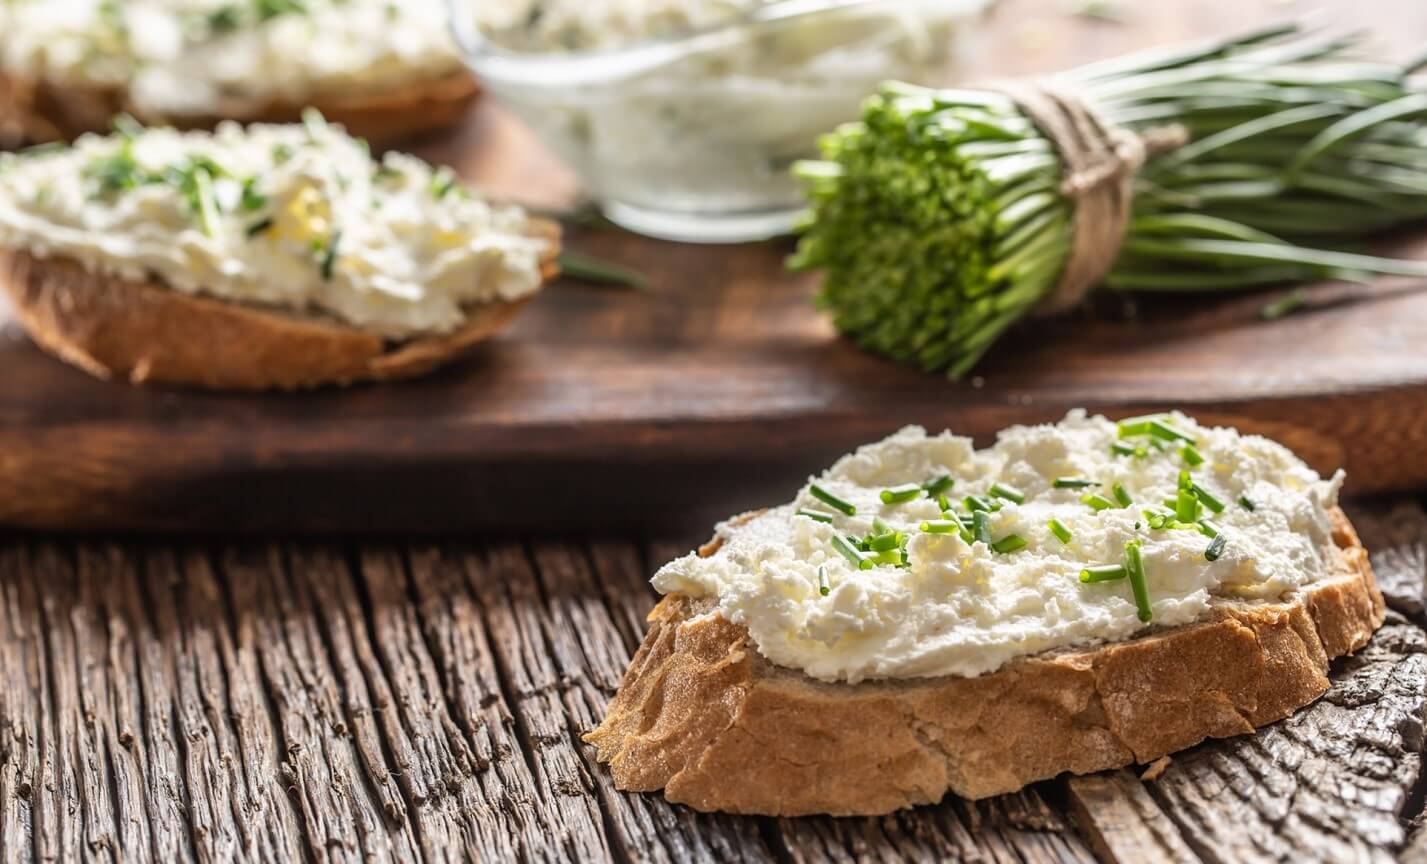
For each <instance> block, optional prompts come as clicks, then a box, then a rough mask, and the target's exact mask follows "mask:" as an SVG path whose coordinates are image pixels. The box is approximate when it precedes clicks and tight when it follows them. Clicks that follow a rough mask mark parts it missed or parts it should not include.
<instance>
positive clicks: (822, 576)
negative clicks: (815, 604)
mask: <svg viewBox="0 0 1427 864" xmlns="http://www.w3.org/2000/svg"><path fill="white" fill-rule="evenodd" d="M818 593H819V594H821V595H823V596H824V597H826V596H827V595H828V594H830V593H832V585H831V584H830V583H829V582H828V581H827V567H825V566H821V565H819V566H818Z"/></svg>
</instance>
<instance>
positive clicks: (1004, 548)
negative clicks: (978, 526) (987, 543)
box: [991, 534, 1028, 555]
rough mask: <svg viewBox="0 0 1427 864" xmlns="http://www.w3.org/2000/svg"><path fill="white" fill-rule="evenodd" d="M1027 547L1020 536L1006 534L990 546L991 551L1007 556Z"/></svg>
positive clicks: (1024, 540)
mask: <svg viewBox="0 0 1427 864" xmlns="http://www.w3.org/2000/svg"><path fill="white" fill-rule="evenodd" d="M1027 545H1028V544H1027V543H1026V538H1024V537H1022V536H1021V535H1019V534H1007V535H1006V536H1005V537H1002V538H1001V539H1000V540H997V541H996V542H995V543H992V544H991V551H992V552H995V553H996V554H998V555H1009V554H1011V553H1012V552H1018V551H1020V550H1022V549H1024V548H1026V546H1027Z"/></svg>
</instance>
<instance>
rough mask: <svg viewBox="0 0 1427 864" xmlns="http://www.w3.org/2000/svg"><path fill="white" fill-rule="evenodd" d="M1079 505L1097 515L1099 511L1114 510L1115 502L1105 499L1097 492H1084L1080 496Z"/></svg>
mask: <svg viewBox="0 0 1427 864" xmlns="http://www.w3.org/2000/svg"><path fill="white" fill-rule="evenodd" d="M1080 503H1081V504H1084V505H1085V506H1087V507H1089V508H1090V509H1091V510H1094V511H1095V512H1096V513H1099V512H1100V511H1101V510H1114V509H1115V502H1114V501H1111V500H1110V499H1109V498H1106V497H1105V496H1104V495H1101V494H1099V493H1098V492H1086V493H1085V494H1084V495H1081V496H1080Z"/></svg>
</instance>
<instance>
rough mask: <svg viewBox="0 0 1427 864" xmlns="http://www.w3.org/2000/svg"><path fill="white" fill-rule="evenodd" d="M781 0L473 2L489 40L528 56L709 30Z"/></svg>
mask: <svg viewBox="0 0 1427 864" xmlns="http://www.w3.org/2000/svg"><path fill="white" fill-rule="evenodd" d="M773 2H777V0H474V2H473V3H472V5H473V7H474V9H473V12H474V14H475V16H476V18H477V20H478V21H479V22H480V23H481V25H482V27H483V28H484V29H485V30H486V32H487V35H488V36H489V38H491V39H493V40H494V41H496V42H497V43H499V44H501V45H502V46H504V47H507V48H516V49H519V50H523V51H598V50H608V49H611V48H619V47H622V46H625V45H629V44H632V43H635V42H642V41H645V40H649V39H663V38H668V37H671V36H681V35H685V34H688V33H694V32H698V31H701V30H707V29H709V28H711V27H716V26H718V25H721V24H725V23H727V22H729V21H732V20H734V19H736V18H738V17H739V16H742V15H745V14H747V13H748V12H750V11H752V10H754V9H756V8H758V7H760V6H767V5H770V4H771V3H773Z"/></svg>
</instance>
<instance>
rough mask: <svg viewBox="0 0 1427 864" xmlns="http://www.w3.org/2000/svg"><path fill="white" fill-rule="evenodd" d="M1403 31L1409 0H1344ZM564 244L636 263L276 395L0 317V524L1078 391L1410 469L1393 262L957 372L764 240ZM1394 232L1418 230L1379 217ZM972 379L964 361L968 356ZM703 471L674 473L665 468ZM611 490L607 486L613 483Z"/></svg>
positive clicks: (343, 486) (482, 153)
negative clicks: (455, 339)
mask: <svg viewBox="0 0 1427 864" xmlns="http://www.w3.org/2000/svg"><path fill="white" fill-rule="evenodd" d="M1322 5H1324V4H1321V3H1311V4H1310V3H1308V2H1307V0H1303V2H1296V3H1295V2H1289V3H1283V2H1270V0H1174V2H1163V3H1154V4H1130V3H1123V4H1120V7H1119V8H1120V11H1121V12H1122V13H1123V15H1124V21H1123V23H1120V24H1108V23H1103V22H1096V21H1090V20H1087V19H1084V18H1076V17H1071V16H1069V15H1068V13H1067V11H1066V4H1063V3H1060V2H1059V0H1006V2H1005V3H1004V6H1003V8H1002V9H1001V10H1000V13H999V14H998V15H997V16H996V19H995V22H994V24H993V27H992V29H991V35H990V37H989V38H990V42H989V44H988V45H987V46H986V47H985V49H984V52H983V62H982V63H981V64H980V66H981V67H982V68H984V71H985V73H986V74H987V75H988V76H989V75H994V74H1001V73H1009V74H1015V73H1034V72H1042V71H1046V70H1049V69H1053V68H1056V67H1058V66H1063V65H1066V64H1070V63H1075V62H1080V61H1083V60H1086V59H1089V58H1091V57H1094V56H1100V55H1104V54H1107V53H1115V52H1120V51H1126V50H1130V49H1133V48H1136V47H1140V46H1144V45H1157V44H1164V43H1166V42H1172V41H1175V40H1180V39H1184V38H1186V37H1189V36H1193V35H1196V34H1206V33H1213V32H1219V31H1221V30H1223V29H1226V28H1232V27H1241V26H1249V25H1251V24H1254V23H1261V22H1263V21H1266V20H1271V19H1278V18H1283V17H1286V16H1290V15H1293V14H1298V13H1301V12H1304V11H1306V10H1307V9H1308V8H1309V7H1310V6H1312V7H1314V8H1316V7H1318V6H1322ZM1326 18H1327V20H1328V21H1330V22H1332V23H1339V24H1348V25H1352V26H1364V25H1369V26H1370V25H1382V26H1380V27H1379V29H1380V31H1381V33H1380V35H1381V39H1382V41H1383V43H1384V45H1385V46H1386V47H1385V49H1384V50H1391V51H1395V52H1398V53H1404V52H1405V51H1407V50H1408V49H1409V48H1410V46H1412V45H1414V44H1416V43H1417V42H1418V41H1420V39H1421V37H1422V36H1423V34H1427V6H1423V4H1421V3H1415V2H1407V0H1364V2H1355V3H1349V2H1346V0H1340V2H1336V3H1333V4H1331V5H1330V8H1329V9H1328V10H1327V12H1326ZM422 152H423V153H424V154H425V155H427V156H429V157H431V158H434V159H438V160H441V161H447V162H453V163H456V164H458V166H459V167H460V169H461V170H462V172H463V173H464V174H465V176H467V177H469V178H471V179H473V180H475V181H477V182H478V183H480V184H481V185H483V186H485V187H487V188H489V189H490V190H491V191H492V192H494V193H495V194H497V195H502V196H507V197H514V198H518V199H521V200H525V201H531V202H535V203H538V204H541V205H546V206H560V205H565V204H568V203H569V202H570V201H571V200H572V199H573V197H574V195H575V191H576V187H575V184H574V182H573V180H572V178H571V177H570V176H569V174H568V173H567V172H565V171H564V170H563V169H561V168H560V167H559V166H558V165H556V164H555V163H554V162H553V161H552V160H551V157H550V156H549V155H548V154H547V153H546V152H545V151H544V150H543V149H542V148H541V147H540V146H539V145H538V143H537V142H535V141H534V140H533V139H532V138H531V136H530V133H529V132H527V131H526V130H524V129H523V128H521V127H520V126H518V125H516V124H515V123H514V122H513V121H512V120H511V119H510V117H509V116H508V115H507V114H505V113H504V112H502V111H501V110H500V109H499V108H498V107H497V106H495V105H494V104H492V103H489V102H486V103H484V104H482V105H481V106H480V108H479V109H478V110H477V111H476V113H475V114H474V115H473V116H472V119H471V122H470V124H469V125H468V126H467V127H466V128H465V129H463V130H462V131H461V132H460V133H458V134H457V135H455V136H453V137H451V138H449V139H446V140H442V141H435V142H431V143H430V144H429V145H427V146H426V147H425V148H424V149H423V150H422ZM570 240H571V245H573V246H574V247H575V248H577V249H579V250H581V251H584V252H588V253H592V254H596V255H601V256H604V257H607V258H610V259H613V260H616V261H620V262H623V263H626V264H630V265H634V266H636V267H638V268H639V269H641V270H643V271H645V272H646V273H647V274H648V276H649V277H650V278H651V279H652V281H653V284H654V286H655V287H654V291H653V293H652V294H649V295H641V294H636V293H631V292H619V291H608V290H599V289H594V288H591V287H588V286H580V285H576V284H573V283H570V282H568V281H566V282H560V283H558V284H556V285H554V286H553V287H551V288H550V289H548V290H547V292H546V294H545V295H544V296H543V297H541V298H539V300H538V301H537V302H535V303H534V304H532V306H531V308H529V309H528V310H527V311H526V313H525V314H524V315H523V317H522V318H521V320H520V321H518V322H517V324H516V326H515V327H514V329H513V330H512V331H511V332H509V333H507V334H505V335H504V336H503V337H502V338H500V339H498V340H496V341H495V342H493V343H491V344H489V345H487V346H485V347H484V348H483V349H482V350H480V351H479V352H477V354H476V356H474V357H473V358H471V360H470V361H469V362H466V363H464V364H462V365H460V366H459V367H457V368H453V369H450V370H447V371H445V372H443V373H441V374H438V375H436V376H435V377H432V378H430V379H427V380H423V381H418V382H411V383H408V384H405V385H402V386H390V387H359V388H355V389H352V390H348V391H329V392H323V393H316V394H301V395H297V396H291V397H286V398H284V397H272V396H266V397H241V396H211V395H202V394H195V393H191V392H182V391H164V390H145V389H137V388H133V387H129V386H127V385H123V384H117V383H103V382H99V381H94V380H90V379H88V378H86V377H85V376H83V375H81V374H79V373H76V372H74V371H73V370H70V369H68V368H65V367H64V366H62V365H61V364H59V363H57V362H55V361H53V360H52V359H51V358H49V357H47V356H44V355H42V354H41V353H40V352H39V351H37V350H36V349H34V348H33V347H31V346H30V345H29V344H28V342H27V341H26V340H25V339H24V338H23V336H22V335H21V334H20V333H19V332H18V331H17V330H16V329H15V328H14V327H10V328H7V329H4V330H3V332H0V370H3V373H0V486H3V487H4V488H5V489H7V490H9V493H8V494H6V495H3V496H0V523H11V524H19V525H28V526H42V527H50V528H93V529H101V530H108V529H113V528H120V527H123V528H140V529H153V530H165V529H166V530H192V529H195V528H196V529H212V530H223V531H236V530H251V531H263V530H268V531H280V532H292V531H328V530H335V529H342V530H373V529H375V530H382V531H443V530H467V529H472V528H480V529H486V530H491V529H519V530H521V531H528V530H533V529H534V530H542V531H548V532H551V533H556V532H559V531H564V530H571V529H587V528H593V527H599V526H603V527H615V526H638V527H639V529H640V530H647V529H650V528H653V527H659V526H660V525H661V523H662V527H664V528H679V529H680V530H682V529H683V527H684V526H687V525H689V524H703V523H706V522H708V521H710V520H712V519H714V518H717V517H720V516H723V515H725V514H727V513H729V512H733V511H736V510H740V509H746V508H750V507H755V506H761V505H765V504H768V503H770V502H773V501H779V500H784V499H786V498H787V496H788V494H789V491H790V490H791V489H792V488H795V487H796V485H797V484H798V483H799V482H800V481H801V480H802V479H803V478H804V477H806V475H807V474H808V473H809V472H812V471H814V470H817V469H819V468H821V467H823V466H824V465H825V464H826V463H827V462H828V461H829V460H830V459H831V458H833V457H834V456H836V455H837V454H840V453H842V452H845V451H846V450H847V449H848V448H850V447H852V446H854V445H856V444H860V443H863V442H866V441H868V440H873V439H875V438H878V437H880V436H882V435H885V434H887V433H889V432H891V431H893V430H895V429H896V428H897V427H898V426H899V425H901V424H904V423H921V424H924V425H926V426H929V427H951V428H954V429H957V430H961V431H965V432H968V433H974V434H975V435H976V436H977V437H978V438H980V439H981V440H982V441H983V442H984V441H985V440H987V439H988V438H989V437H990V435H991V434H992V433H994V431H995V430H998V429H1000V428H1002V427H1004V426H1005V425H1007V424H1010V423H1014V422H1019V421H1043V420H1051V419H1056V418H1058V417H1059V416H1061V415H1062V414H1064V412H1065V411H1066V410H1067V409H1068V408H1070V407H1073V406H1088V407H1091V408H1095V409H1103V410H1106V411H1110V412H1112V413H1120V414H1123V413H1129V412H1136V411H1140V410H1145V409H1150V408H1158V407H1163V406H1168V405H1175V406H1182V407H1184V408H1186V409H1188V410H1191V411H1193V412H1195V413H1197V414H1199V415H1200V416H1201V417H1202V418H1204V419H1206V420H1211V421H1216V422H1225V423H1234V424H1237V425H1240V426H1242V427H1244V428H1246V429H1249V430H1253V431H1261V432H1267V433H1270V434H1273V435H1275V436H1277V437H1279V438H1281V439H1282V440H1284V441H1285V442H1286V443H1288V444H1289V445H1290V446H1293V447H1294V448H1295V449H1297V450H1299V451H1300V452H1301V453H1302V454H1303V455H1304V456H1305V457H1307V458H1308V459H1309V460H1310V461H1311V462H1312V463H1313V464H1314V465H1315V467H1317V468H1319V469H1320V470H1327V469H1331V468H1334V467H1337V466H1339V465H1346V466H1347V468H1348V470H1349V472H1350V475H1351V479H1350V482H1349V486H1348V488H1349V490H1350V492H1352V493H1367V492H1371V491H1383V490H1389V489H1411V488H1420V487H1422V486H1424V485H1427V456H1424V455H1423V454H1424V453H1427V387H1424V386H1423V385H1424V383H1427V293H1424V292H1421V291H1419V290H1418V289H1420V288H1421V287H1422V286H1420V285H1415V284H1412V283H1409V282H1405V281H1395V282H1394V281H1387V282H1382V283H1379V284H1376V285H1374V286H1371V287H1368V288H1349V287H1346V286H1341V285H1325V286H1320V287H1318V288H1315V289H1313V291H1312V292H1311V294H1312V298H1313V306H1312V308H1311V309H1310V310H1309V311H1307V312H1304V313H1302V314H1299V315H1295V316H1290V317H1288V318H1286V319H1284V320H1281V321H1278V322H1274V323H1272V324H1266V323H1263V322H1261V321H1260V320H1259V318H1258V311H1259V309H1260V307H1261V306H1262V304H1263V302H1264V301H1265V299H1266V298H1265V297H1264V296H1263V295H1257V296H1245V297H1239V298H1226V299H1223V300H1201V301H1198V302H1194V303H1186V302H1183V301H1175V300H1172V299H1162V300H1155V301H1149V300H1139V301H1133V302H1131V301H1128V300H1125V299H1123V298H1119V297H1108V298H1103V299H1102V301H1101V302H1099V303H1097V304H1096V305H1095V306H1093V307H1092V308H1090V309H1087V310H1085V311H1083V312H1080V313H1077V314H1075V315H1073V316H1071V317H1069V318H1066V319H1060V320H1054V321H1037V322H1032V323H1029V324H1027V325H1025V326H1024V327H1023V328H1022V329H1021V330H1020V331H1019V332H1017V333H1015V334H1013V335H1012V336H1011V337H1009V338H1008V339H1007V340H1006V341H1005V343H1004V344H1003V345H1002V346H1001V347H999V348H998V349H997V350H996V351H995V352H994V353H993V354H992V356H991V357H990V358H989V359H988V361H987V363H986V364H985V366H984V367H982V368H981V369H980V370H978V374H979V376H980V379H976V380H971V381H967V382H964V383H961V384H955V383H951V382H948V381H945V380H943V379H941V378H939V377H937V376H927V375H923V374H921V373H918V372H915V371H913V370H910V369H905V368H899V367H896V366H894V365H891V364H889V363H888V362H886V361H884V360H882V359H880V358H877V357H873V356H870V355H867V354H864V353H861V352H859V351H858V350H856V349H855V348H853V347H852V346H850V345H848V344H846V343H845V342H843V341H841V340H840V339H838V338H837V337H836V336H835V334H834V333H833V332H832V331H831V328H830V326H829V325H828V323H827V322H826V320H824V319H823V318H822V317H821V316H820V315H819V314H818V313H817V312H816V311H815V310H814V309H812V307H811V305H810V302H809V301H810V297H811V295H812V293H813V291H814V290H815V285H814V280H813V279H812V278H811V277H806V276H792V275H788V274H786V273H784V272H783V270H782V261H783V258H784V257H785V256H786V254H787V253H788V252H789V251H790V249H791V246H790V244H789V243H787V242H775V243H766V244H757V245H750V246H740V247H690V246H683V245H678V244H671V243H660V242H656V241H650V240H644V239H640V238H636V237H633V236H630V235H627V234H623V233H620V232H614V231H609V230H603V229H582V230H577V231H574V232H573V233H572V235H571V238H570ZM1398 248H1400V249H1401V250H1402V251H1405V252H1409V253H1411V252H1416V253H1417V254H1427V245H1424V244H1423V243H1422V242H1419V241H1416V240H1414V238H1411V237H1407V238H1402V239H1401V243H1400V246H1399V247H1398ZM981 379H984V380H981ZM690 488H697V489H698V490H699V492H698V494H697V495H691V494H689V493H688V490H689V489H690ZM613 490H617V494H615V492H614V491H613Z"/></svg>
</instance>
